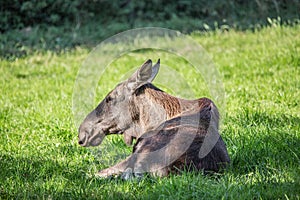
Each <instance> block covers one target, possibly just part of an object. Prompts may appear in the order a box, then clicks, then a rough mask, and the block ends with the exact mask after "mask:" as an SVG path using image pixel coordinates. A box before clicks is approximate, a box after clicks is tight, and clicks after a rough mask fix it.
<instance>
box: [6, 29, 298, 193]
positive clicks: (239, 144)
mask: <svg viewBox="0 0 300 200" xmlns="http://www.w3.org/2000/svg"><path fill="white" fill-rule="evenodd" d="M190 36H191V37H192V38H193V39H194V40H195V41H197V42H198V43H199V44H200V45H202V46H203V47H204V48H205V49H206V50H207V52H208V54H210V55H211V56H212V60H213V61H214V63H215V65H216V67H217V69H218V70H219V72H220V74H221V77H222V82H223V84H224V88H225V95H226V96H225V97H226V107H225V108H226V110H225V112H224V115H223V116H222V127H221V135H222V137H223V139H224V141H225V143H226V144H227V148H228V151H229V155H230V157H231V164H230V166H229V167H228V169H226V170H225V171H224V172H223V173H220V174H213V175H209V176H205V175H203V174H202V173H201V172H199V173H187V172H183V173H182V174H181V175H171V176H169V177H165V178H156V177H145V178H142V179H133V180H129V181H124V180H122V179H119V178H116V179H99V178H97V177H95V176H94V173H96V172H97V171H98V170H100V169H103V168H105V167H108V166H109V165H110V164H112V163H115V162H116V161H117V160H119V159H122V157H123V156H126V154H127V155H128V153H130V151H131V148H130V147H127V146H126V145H125V144H124V142H123V140H122V137H120V136H108V137H107V138H106V139H105V141H104V143H103V144H101V146H100V147H95V148H83V147H80V146H79V145H78V141H77V129H78V127H76V126H75V125H74V121H73V113H72V94H73V86H74V82H75V80H76V75H77V72H78V70H79V68H80V67H81V65H82V62H83V61H84V60H85V59H86V57H87V56H88V54H89V51H90V49H88V48H84V47H80V46H78V47H76V48H74V49H70V50H68V51H65V52H60V53H56V52H53V51H50V50H44V51H43V50H40V51H33V52H31V53H30V54H28V55H25V56H23V57H19V58H15V59H7V58H0V74H1V76H0V85H1V87H0V88H1V89H0V92H1V96H0V105H1V106H0V199H299V198H300V189H299V188H300V176H299V174H300V167H299V166H300V158H299V157H300V148H299V147H300V105H299V102H300V26H299V25H295V26H284V25H282V26H280V25H276V24H275V25H273V26H268V27H265V28H262V29H260V30H252V31H250V30H248V31H247V30H246V31H234V30H227V31H222V30H215V31H211V32H207V33H203V32H193V33H191V34H190ZM147 56H148V55H147V52H146V53H144V52H133V53H131V54H128V55H124V56H123V57H121V58H119V59H118V60H115V61H114V62H112V63H111V67H110V68H109V69H120V70H121V73H125V72H127V71H128V70H129V69H131V68H132V67H133V66H136V63H142V62H143V61H144V60H146V59H147V58H148V57H147ZM159 56H161V60H162V62H163V58H164V57H168V58H169V60H172V62H171V63H168V65H169V66H174V67H175V68H176V67H179V66H178V65H185V62H183V61H182V60H181V59H180V58H178V57H176V56H174V55H168V54H166V53H161V55H159ZM171 58H172V59H171ZM152 59H153V60H155V59H157V58H152ZM189 69H190V68H188V67H183V68H182V70H181V71H180V73H181V74H182V76H183V77H186V78H187V80H188V82H189V84H190V85H191V87H192V88H193V89H194V91H195V93H196V96H198V97H202V96H207V95H209V93H207V92H205V90H203V91H202V89H201V87H198V84H197V83H198V82H199V79H198V78H196V77H193V74H194V73H191V72H190V71H189ZM117 72H120V71H115V72H113V70H112V72H111V73H110V71H107V72H106V75H105V77H104V79H101V80H99V86H101V88H100V89H99V88H98V90H97V94H96V95H97V96H96V100H95V106H96V104H97V102H99V101H100V100H101V99H102V98H103V97H104V96H105V95H106V94H107V92H109V91H110V90H111V89H113V87H114V86H115V85H116V84H117V81H118V78H116V76H115V75H114V73H117ZM119 74H120V73H119ZM197 81H198V82H197ZM154 84H155V82H154ZM199 84H200V83H199ZM201 84H202V85H203V83H201ZM199 88H200V89H199ZM174 95H176V94H174Z"/></svg>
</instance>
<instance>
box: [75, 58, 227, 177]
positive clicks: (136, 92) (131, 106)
mask: <svg viewBox="0 0 300 200" xmlns="http://www.w3.org/2000/svg"><path fill="white" fill-rule="evenodd" d="M159 65H160V61H159V60H158V62H157V63H156V64H155V65H154V66H152V61H151V60H147V61H146V62H145V63H144V64H143V65H142V66H141V67H140V68H139V69H138V70H137V71H136V72H135V73H134V74H133V75H132V76H131V77H130V78H128V79H127V80H126V81H124V82H122V83H120V84H118V85H117V86H116V87H115V89H114V90H112V91H111V92H110V93H109V94H108V95H107V96H106V97H105V99H104V100H103V101H102V102H101V103H100V104H99V105H98V106H97V107H96V109H95V110H93V111H92V112H91V113H90V114H88V115H87V117H86V118H85V120H84V121H83V122H82V124H81V125H80V127H79V144H80V145H81V146H84V147H87V146H97V145H99V144H100V143H101V142H102V140H103V138H104V137H105V135H108V134H124V140H125V142H126V144H128V145H130V144H132V141H133V139H136V140H137V141H136V143H135V145H134V148H133V153H132V154H131V155H130V156H129V157H128V158H127V159H125V160H124V161H122V162H120V163H118V164H116V165H114V166H112V167H110V168H107V169H104V170H102V171H100V172H99V173H98V175H99V176H102V177H107V176H111V175H118V174H122V173H124V172H127V171H128V170H129V171H130V172H132V173H143V172H151V173H153V174H156V175H159V176H166V175H168V174H169V173H172V172H176V171H178V169H185V168H190V169H195V170H205V171H219V170H220V169H221V168H222V167H224V166H225V165H226V164H227V163H229V156H228V153H227V149H226V146H225V144H224V142H223V140H222V138H221V136H220V135H219V132H218V126H219V123H218V122H219V113H218V110H217V108H216V106H215V104H214V103H213V102H212V101H211V100H210V99H207V98H200V99H197V100H185V99H180V98H177V97H174V96H171V95H169V94H167V93H165V92H163V91H162V90H160V89H158V88H157V87H155V86H154V85H152V84H151V82H152V81H153V79H154V78H155V76H156V75H157V73H158V71H159Z"/></svg>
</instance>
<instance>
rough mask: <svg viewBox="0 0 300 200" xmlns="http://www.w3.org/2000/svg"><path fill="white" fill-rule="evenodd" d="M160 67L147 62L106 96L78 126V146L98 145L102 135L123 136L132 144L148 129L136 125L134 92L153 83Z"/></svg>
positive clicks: (137, 117) (136, 108)
mask: <svg viewBox="0 0 300 200" xmlns="http://www.w3.org/2000/svg"><path fill="white" fill-rule="evenodd" d="M159 66H160V60H158V61H157V63H156V64H155V65H154V66H152V61H151V60H150V59H149V60H147V61H146V62H145V63H144V64H143V65H142V66H141V67H140V68H139V69H138V70H137V71H136V72H135V73H134V74H132V75H131V77H129V78H128V79H127V80H125V81H124V82H122V83H120V84H118V85H117V86H116V87H115V88H114V89H113V90H112V91H111V92H110V93H108V95H107V96H106V97H105V98H104V99H103V100H102V102H101V103H100V104H99V105H98V106H97V107H96V108H95V110H93V111H92V112H91V113H89V114H88V115H87V117H86V118H85V119H84V121H83V122H82V124H81V125H80V127H79V135H78V137H79V141H78V143H79V144H80V145H81V146H84V147H87V146H97V145H99V144H101V142H102V140H103V139H104V137H105V135H108V134H124V138H125V142H126V143H127V144H131V143H132V139H133V138H136V137H137V134H138V132H143V131H145V129H146V128H147V127H145V126H143V125H141V124H138V121H139V117H140V116H139V115H140V111H139V108H138V106H137V102H136V100H137V99H136V97H137V95H138V94H137V90H138V89H139V88H140V87H141V86H143V85H145V84H147V83H151V82H152V81H153V79H154V78H155V76H156V75H157V73H158V70H159ZM140 101H143V100H142V99H140ZM153 112H154V113H155V112H156V111H155V110H154V111H153ZM157 112H158V111H157ZM159 113H161V112H159ZM160 115H161V114H160ZM150 124H151V123H150Z"/></svg>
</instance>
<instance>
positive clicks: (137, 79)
mask: <svg viewBox="0 0 300 200" xmlns="http://www.w3.org/2000/svg"><path fill="white" fill-rule="evenodd" d="M159 63H160V61H159V60H158V62H157V63H156V64H155V65H154V66H153V67H152V61H151V60H150V59H149V60H147V61H146V62H145V63H144V64H143V65H142V66H141V67H140V68H139V69H138V70H137V71H136V72H135V73H134V74H133V75H132V76H131V77H130V78H129V79H128V87H129V88H130V89H131V90H132V91H135V90H136V89H137V88H139V87H140V86H142V85H144V84H145V83H148V82H151V81H153V79H154V78H155V76H156V74H157V73H158V70H159Z"/></svg>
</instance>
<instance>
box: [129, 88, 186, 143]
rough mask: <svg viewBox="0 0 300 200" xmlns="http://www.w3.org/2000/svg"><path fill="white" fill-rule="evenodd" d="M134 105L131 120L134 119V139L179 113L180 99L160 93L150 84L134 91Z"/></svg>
mask: <svg viewBox="0 0 300 200" xmlns="http://www.w3.org/2000/svg"><path fill="white" fill-rule="evenodd" d="M134 104H135V112H134V113H135V114H134V115H133V118H135V119H136V121H135V123H134V126H135V128H136V129H137V131H136V134H138V135H136V136H135V137H136V138H138V137H139V136H140V134H143V133H144V132H146V131H149V130H152V129H154V128H156V127H157V126H159V125H160V124H161V122H163V121H165V120H167V119H170V118H172V117H174V116H176V115H178V114H179V113H180V112H181V105H180V99H178V98H176V97H173V96H171V95H169V94H167V93H165V92H163V91H161V90H160V89H158V88H156V87H155V86H154V85H152V84H150V83H148V84H145V85H143V86H142V87H140V88H139V89H138V90H137V91H136V95H135V99H134ZM134 116H135V117H134Z"/></svg>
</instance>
